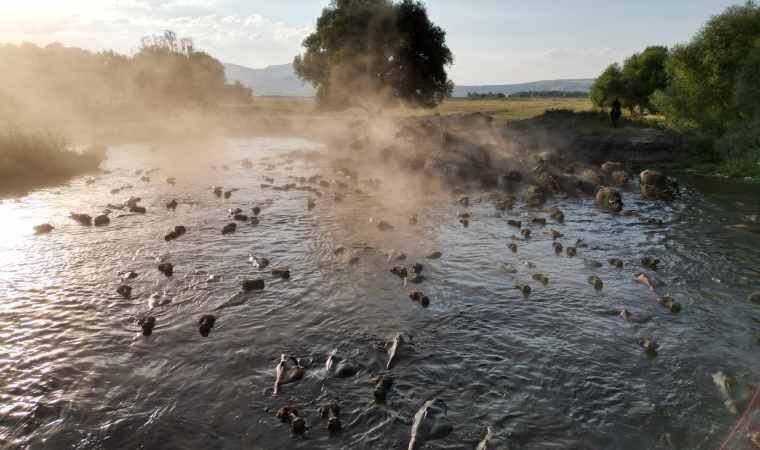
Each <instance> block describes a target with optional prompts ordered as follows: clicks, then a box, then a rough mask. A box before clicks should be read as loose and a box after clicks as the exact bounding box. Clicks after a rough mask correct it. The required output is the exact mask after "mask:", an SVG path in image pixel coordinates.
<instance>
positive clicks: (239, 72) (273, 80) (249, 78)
mask: <svg viewBox="0 0 760 450" xmlns="http://www.w3.org/2000/svg"><path fill="white" fill-rule="evenodd" d="M224 70H225V73H226V75H227V81H228V82H230V83H234V82H235V81H239V82H240V83H241V84H243V85H245V86H247V87H249V88H251V89H253V95H283V96H292V97H308V96H312V95H314V88H313V87H312V86H311V84H310V83H304V82H303V81H301V79H300V78H298V76H296V73H295V72H294V71H293V65H292V64H279V65H276V66H268V67H264V68H263V69H251V68H250V67H245V66H238V65H237V64H225V65H224Z"/></svg>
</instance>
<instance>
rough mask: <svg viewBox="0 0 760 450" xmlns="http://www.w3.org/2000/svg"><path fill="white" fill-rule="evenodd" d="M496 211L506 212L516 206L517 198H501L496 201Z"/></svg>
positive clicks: (507, 196) (509, 196)
mask: <svg viewBox="0 0 760 450" xmlns="http://www.w3.org/2000/svg"><path fill="white" fill-rule="evenodd" d="M494 203H495V205H496V209H498V210H499V211H506V210H508V209H512V208H513V207H514V206H515V198H514V197H512V196H511V195H506V196H501V197H499V198H497V199H496V200H495V202H494Z"/></svg>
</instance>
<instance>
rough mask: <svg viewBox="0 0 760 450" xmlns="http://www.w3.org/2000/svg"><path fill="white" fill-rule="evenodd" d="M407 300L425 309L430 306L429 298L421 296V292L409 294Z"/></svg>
mask: <svg viewBox="0 0 760 450" xmlns="http://www.w3.org/2000/svg"><path fill="white" fill-rule="evenodd" d="M409 298H411V299H412V300H413V301H415V302H417V303H419V304H420V305H422V306H423V307H425V308H427V307H428V305H429V304H430V298H428V296H427V295H425V294H423V293H422V292H421V291H414V292H412V293H411V294H409Z"/></svg>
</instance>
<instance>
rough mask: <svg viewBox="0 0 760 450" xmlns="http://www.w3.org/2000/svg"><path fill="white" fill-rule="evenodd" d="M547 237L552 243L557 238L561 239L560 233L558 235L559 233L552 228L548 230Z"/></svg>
mask: <svg viewBox="0 0 760 450" xmlns="http://www.w3.org/2000/svg"><path fill="white" fill-rule="evenodd" d="M549 237H550V238H551V240H553V241H554V240H556V239H557V238H561V237H562V233H560V232H559V231H557V230H555V229H554V228H550V229H549Z"/></svg>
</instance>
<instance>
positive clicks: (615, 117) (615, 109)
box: [610, 97, 623, 128]
mask: <svg viewBox="0 0 760 450" xmlns="http://www.w3.org/2000/svg"><path fill="white" fill-rule="evenodd" d="M622 114H623V111H622V109H621V105H620V100H619V99H618V98H617V97H615V101H613V102H612V109H611V110H610V119H612V126H613V127H615V128H617V126H618V121H619V120H620V116H621V115H622Z"/></svg>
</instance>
